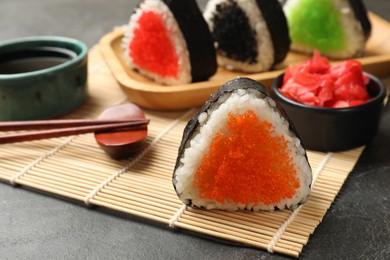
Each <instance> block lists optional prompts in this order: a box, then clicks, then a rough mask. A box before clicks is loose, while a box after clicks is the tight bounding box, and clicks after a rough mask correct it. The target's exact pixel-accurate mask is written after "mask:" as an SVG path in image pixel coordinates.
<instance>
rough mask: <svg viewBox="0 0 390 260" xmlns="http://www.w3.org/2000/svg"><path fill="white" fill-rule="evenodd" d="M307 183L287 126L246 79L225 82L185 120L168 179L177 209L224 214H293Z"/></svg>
mask: <svg viewBox="0 0 390 260" xmlns="http://www.w3.org/2000/svg"><path fill="white" fill-rule="evenodd" d="M311 180H312V175H311V168H310V165H309V163H308V160H307V157H306V152H305V150H304V148H303V147H302V145H301V143H300V140H299V138H298V137H297V135H296V134H295V130H294V128H293V126H292V125H291V123H290V122H289V120H288V119H287V118H286V116H285V114H284V112H283V111H282V110H281V108H280V107H279V106H278V105H277V104H276V103H275V101H274V100H273V99H271V98H270V97H268V96H267V94H266V92H265V88H264V87H263V85H261V84H259V83H258V82H256V81H254V80H251V79H248V78H236V79H234V80H231V81H229V82H227V83H226V84H225V85H224V86H222V87H221V88H220V89H219V90H218V91H217V92H215V93H214V94H213V95H212V96H211V97H210V99H209V100H208V101H207V102H206V103H205V105H204V106H203V108H202V109H201V110H200V111H199V112H198V113H197V114H196V115H195V116H194V117H193V118H192V119H191V120H190V121H189V122H188V124H187V126H186V128H185V130H184V133H183V139H182V143H181V145H180V148H179V155H178V158H177V162H176V166H175V171H174V173H173V185H174V187H175V190H176V192H177V194H178V196H179V198H180V199H181V200H182V201H183V202H184V203H185V204H187V205H190V206H197V207H204V208H208V209H226V210H238V209H249V210H254V211H258V210H273V209H275V208H280V209H282V208H293V207H295V206H297V205H299V204H300V203H303V202H304V201H305V200H306V199H307V197H308V195H309V193H310V185H311Z"/></svg>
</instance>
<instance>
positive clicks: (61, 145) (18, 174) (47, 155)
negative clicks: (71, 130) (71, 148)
mask: <svg viewBox="0 0 390 260" xmlns="http://www.w3.org/2000/svg"><path fill="white" fill-rule="evenodd" d="M74 138H75V136H71V137H69V138H68V139H67V140H66V141H65V142H63V143H62V144H60V145H58V146H56V147H54V148H53V149H52V150H51V151H49V152H48V153H46V154H44V155H42V156H41V157H39V158H38V159H36V160H35V161H33V162H31V163H30V164H28V165H27V166H26V167H24V168H23V170H21V171H20V172H18V173H17V174H15V175H14V176H13V177H12V178H11V179H10V181H9V182H10V183H11V185H13V186H15V185H16V184H17V183H16V182H17V180H18V179H19V178H20V177H22V176H23V175H24V174H25V173H27V172H28V171H29V170H30V169H32V168H34V167H35V166H36V165H38V164H39V163H40V162H42V161H43V160H45V159H47V158H49V157H50V156H53V155H55V154H56V153H57V152H58V151H59V150H61V149H62V148H63V147H64V146H66V145H68V144H69V143H70V142H72V140H73V139H74Z"/></svg>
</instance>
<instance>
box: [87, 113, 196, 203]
mask: <svg viewBox="0 0 390 260" xmlns="http://www.w3.org/2000/svg"><path fill="white" fill-rule="evenodd" d="M194 112H195V109H190V110H188V111H187V112H185V113H184V114H182V115H181V116H180V117H179V118H177V119H176V120H175V121H173V122H172V123H171V124H170V125H169V126H168V127H166V128H165V129H164V130H163V131H162V132H161V133H160V134H159V135H158V136H156V137H155V138H154V140H153V142H152V143H151V144H150V145H149V146H148V147H147V148H145V149H144V150H143V151H142V152H141V153H140V154H139V155H138V156H137V157H136V158H135V159H133V160H132V161H130V162H129V163H128V164H127V165H125V166H124V167H123V168H122V169H121V170H119V171H118V172H117V173H114V174H113V175H111V176H110V177H108V178H107V179H106V180H105V181H103V182H102V183H101V184H99V185H98V186H97V187H96V188H95V189H94V190H92V191H91V192H90V193H89V194H88V195H87V196H86V198H85V200H84V203H85V205H87V206H89V205H91V202H90V201H91V200H92V199H93V198H94V197H95V195H96V194H98V193H99V192H100V191H101V190H102V189H103V188H104V187H105V186H106V185H107V184H109V183H110V182H111V181H113V180H115V179H116V178H117V177H119V176H120V175H122V174H123V173H125V172H126V171H127V170H128V169H130V168H131V167H132V166H133V165H134V164H135V163H137V162H138V161H139V160H140V159H141V158H143V157H144V155H145V154H147V153H148V152H149V150H150V149H151V148H153V147H154V146H155V145H156V144H157V143H158V142H159V141H160V139H161V138H163V137H164V136H165V135H166V134H167V133H168V132H169V131H171V130H172V129H173V128H174V127H175V126H176V125H177V124H179V123H180V121H182V120H183V119H185V118H186V117H188V116H189V115H191V114H193V113H194Z"/></svg>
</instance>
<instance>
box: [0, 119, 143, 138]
mask: <svg viewBox="0 0 390 260" xmlns="http://www.w3.org/2000/svg"><path fill="white" fill-rule="evenodd" d="M148 123H149V120H148V119H139V120H88V119H87V120H84V119H80V120H77V119H76V120H73V119H70V120H32V121H16V122H15V121H8V122H0V130H7V131H9V130H30V129H41V130H40V131H30V132H22V133H12V134H7V135H3V136H0V144H6V143H15V142H23V141H33V140H39V139H46V138H53V137H62V136H69V135H77V134H86V133H91V132H107V131H118V130H138V129H145V128H146V127H147V125H148ZM48 128H50V129H48ZM42 129H46V130H42Z"/></svg>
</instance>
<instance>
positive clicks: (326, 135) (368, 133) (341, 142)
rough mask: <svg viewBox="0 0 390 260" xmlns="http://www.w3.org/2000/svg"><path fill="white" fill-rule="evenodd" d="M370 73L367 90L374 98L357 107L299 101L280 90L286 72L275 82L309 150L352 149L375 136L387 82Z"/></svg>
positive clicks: (278, 95)
mask: <svg viewBox="0 0 390 260" xmlns="http://www.w3.org/2000/svg"><path fill="white" fill-rule="evenodd" d="M366 75H368V76H369V79H370V80H369V83H368V85H367V90H368V93H369V95H370V96H371V99H370V100H369V101H368V102H366V103H364V104H362V105H358V106H353V107H347V108H324V107H314V106H308V105H304V104H301V103H298V102H295V101H293V100H291V99H289V98H287V97H285V96H284V95H283V94H282V93H280V91H279V88H280V87H281V86H282V84H283V76H284V74H282V75H279V76H278V77H277V78H276V79H275V80H274V81H273V84H272V88H271V92H272V95H273V96H274V98H275V99H276V100H278V101H279V103H280V105H281V106H282V107H283V108H284V110H285V112H286V113H287V115H288V116H289V117H290V119H291V121H292V123H293V125H294V126H295V128H296V130H297V132H298V134H299V136H300V137H301V141H302V144H303V145H304V147H305V148H306V149H309V150H317V151H326V152H330V151H342V150H348V149H352V148H355V147H359V146H362V145H365V144H367V143H368V142H370V141H371V140H372V139H373V138H374V137H375V135H376V134H377V131H378V127H379V123H380V119H381V116H382V112H383V109H384V98H385V96H386V88H385V86H384V84H383V83H382V82H381V81H380V80H379V79H377V78H376V77H374V76H373V75H370V74H366Z"/></svg>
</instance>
